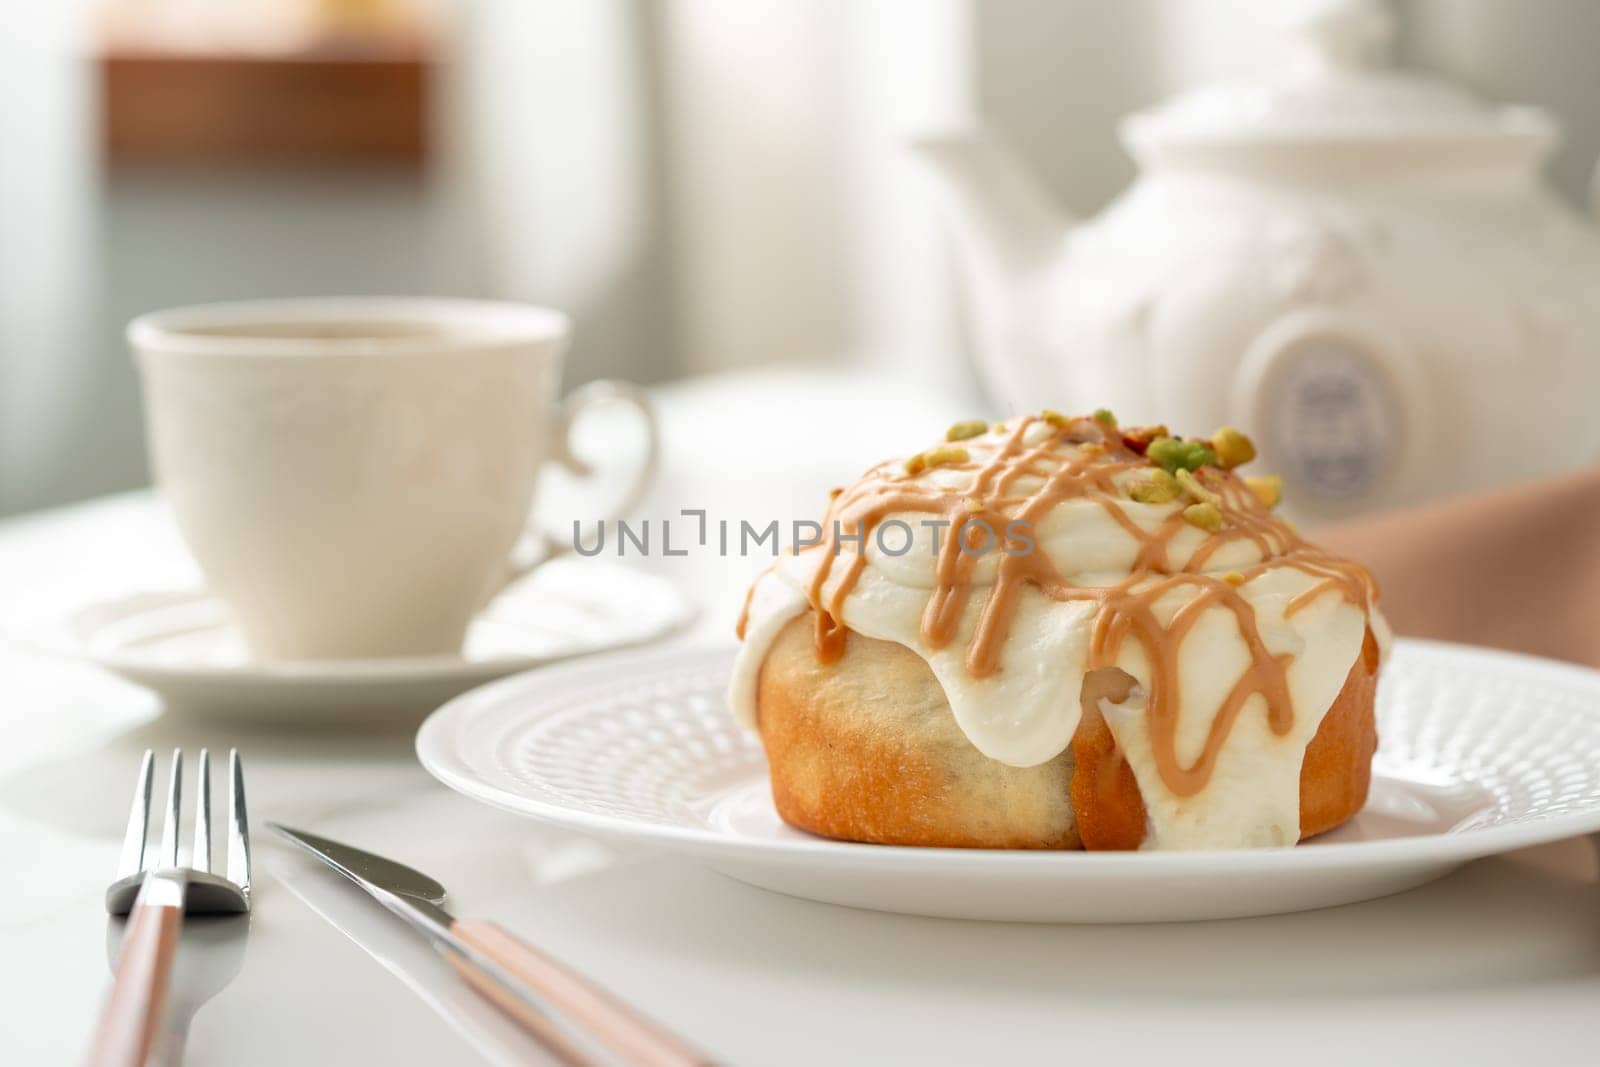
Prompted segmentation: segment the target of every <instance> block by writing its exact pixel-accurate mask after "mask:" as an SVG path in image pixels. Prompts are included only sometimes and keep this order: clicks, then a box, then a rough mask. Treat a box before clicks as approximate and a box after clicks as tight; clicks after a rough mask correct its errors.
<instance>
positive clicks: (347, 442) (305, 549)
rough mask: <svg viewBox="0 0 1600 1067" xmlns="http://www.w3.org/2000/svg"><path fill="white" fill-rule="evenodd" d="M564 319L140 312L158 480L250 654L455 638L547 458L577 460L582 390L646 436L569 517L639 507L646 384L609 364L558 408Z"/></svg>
mask: <svg viewBox="0 0 1600 1067" xmlns="http://www.w3.org/2000/svg"><path fill="white" fill-rule="evenodd" d="M567 335H568V325H567V320H566V317H565V316H563V315H561V314H560V313H559V312H555V311H548V310H545V309H542V308H533V307H524V306H521V305H516V304H495V303H486V302H480V301H468V300H417V299H408V298H352V299H325V300H279V301H260V302H254V303H244V304H218V305H213V306H209V307H198V308H185V309H179V310H174V311H163V312H157V313H155V314H152V315H145V316H142V317H141V318H138V319H135V320H134V321H133V323H132V324H131V325H130V326H129V327H128V339H129V342H130V343H131V344H132V346H133V348H134V350H135V354H136V356H137V360H138V364H139V369H140V372H141V375H142V380H143V385H144V398H145V416H146V424H147V430H148V436H149V445H150V454H151V459H152V463H153V466H154V468H155V472H156V480H157V483H158V485H159V486H160V488H161V491H162V493H163V494H164V495H165V496H166V498H167V499H168V501H169V502H170V503H171V505H172V510H173V513H174V515H175V516H176V518H177V521H178V526H179V528H180V530H181V531H182V533H183V537H184V540H185V541H186V542H187V543H188V546H189V548H190V550H191V551H192V552H193V553H194V556H195V558H196V560H198V562H199V564H200V567H201V569H202V570H203V571H204V572H205V574H206V582H207V585H208V587H209V588H210V589H212V590H213V591H214V592H215V593H216V595H217V596H218V597H219V598H220V599H221V600H222V601H223V602H224V603H225V604H227V606H228V608H229V610H230V612H231V613H232V615H233V617H234V620H235V622H236V623H237V625H238V627H239V630H240V632H241V633H242V634H243V636H244V639H245V642H246V644H247V645H248V646H249V648H250V650H251V652H252V654H253V655H254V656H255V657H256V658H257V659H260V660H263V661H270V660H306V659H367V658H376V657H385V656H429V655H450V654H452V653H455V652H457V651H459V650H460V648H461V643H462V640H463V638H464V635H465V634H466V631H467V625H468V622H469V621H470V620H471V619H472V617H473V615H474V614H475V613H476V612H477V611H478V609H479V608H481V607H483V605H484V603H485V602H486V601H487V600H488V599H489V598H490V597H491V596H493V595H494V593H495V592H496V591H498V590H499V589H500V588H501V587H502V586H503V585H505V583H506V582H507V580H508V579H509V578H510V577H511V576H512V572H513V570H514V569H515V566H514V565H513V564H510V563H509V562H508V561H509V560H510V557H511V555H512V550H513V547H514V546H515V545H516V544H517V542H518V540H519V538H522V537H523V535H524V530H525V528H527V527H529V524H530V509H531V508H532V505H533V502H534V489H535V482H536V479H537V477H538V475H539V472H540V470H541V468H542V467H544V466H545V465H546V464H547V462H550V461H553V462H555V463H558V464H562V465H565V466H567V467H569V468H571V469H572V470H574V471H575V472H576V473H579V474H583V473H586V472H585V470H584V468H583V465H582V464H580V463H578V462H577V461H576V460H575V459H574V458H573V457H572V455H571V453H570V451H569V448H568V435H569V430H570V428H571V426H572V424H573V422H574V421H575V420H576V419H578V418H579V417H580V416H581V414H582V413H583V412H584V411H586V410H587V409H589V408H590V407H592V406H594V405H597V404H615V403H621V404H625V405H628V406H631V407H633V408H634V409H636V411H637V412H638V413H639V415H640V417H641V419H642V421H643V422H644V424H645V429H646V438H647V441H646V450H645V455H644V456H643V459H642V460H641V462H639V463H638V464H637V466H636V469H635V470H634V471H633V472H632V473H631V474H629V475H627V476H626V477H625V478H624V479H622V480H623V481H625V482H627V483H628V484H627V486H626V488H625V489H624V490H623V491H620V492H619V493H618V494H617V496H618V500H617V501H616V502H615V503H614V504H613V505H612V506H609V507H606V508H604V509H602V510H601V511H600V513H598V514H593V515H585V516H582V518H584V519H585V520H589V521H593V520H595V519H599V518H603V517H609V516H614V515H619V514H622V513H625V512H626V511H627V510H628V509H629V508H631V506H632V505H633V503H635V502H636V501H637V499H638V494H639V492H640V490H641V489H642V488H643V486H644V484H645V482H646V481H647V479H648V478H649V475H650V473H651V471H652V469H653V466H654V460H655V448H656V445H655V425H654V421H653V419H652V417H651V414H650V409H649V405H648V403H647V402H646V401H645V399H644V398H643V396H642V394H640V393H639V392H638V391H637V390H635V389H633V387H631V386H627V385H623V384H620V383H616V382H607V383H594V384H592V385H590V386H587V387H585V388H583V389H580V390H579V391H577V392H575V393H574V394H572V395H571V396H570V397H568V398H567V400H566V402H565V403H564V404H562V405H561V406H560V407H557V406H556V405H555V395H556V387H557V383H558V381H559V378H560V373H561V359H562V355H563V354H564V351H565V348H566V342H567ZM533 528H534V530H536V531H537V529H538V524H537V523H536V522H535V523H534V524H533ZM537 539H538V540H543V541H551V539H550V538H547V537H545V536H543V535H542V534H539V535H538V537H537ZM566 543H568V544H570V538H569V539H568V540H567V541H566ZM532 565H533V564H532V563H529V564H524V565H523V567H524V569H526V567H528V566H532Z"/></svg>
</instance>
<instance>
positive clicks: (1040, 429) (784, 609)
mask: <svg viewBox="0 0 1600 1067" xmlns="http://www.w3.org/2000/svg"><path fill="white" fill-rule="evenodd" d="M1253 457H1254V448H1253V446H1252V445H1251V444H1250V441H1249V439H1248V438H1246V437H1245V436H1244V435H1242V434H1240V433H1238V432H1237V431H1234V430H1231V429H1223V430H1220V431H1218V432H1217V433H1216V434H1214V435H1213V436H1212V437H1210V438H1208V439H1203V440H1202V439H1187V438H1181V437H1177V436H1174V435H1172V434H1170V433H1168V432H1167V430H1166V429H1165V428H1164V427H1145V428H1125V427H1120V426H1118V425H1117V422H1116V420H1115V419H1114V418H1113V417H1112V416H1111V415H1110V413H1109V412H1104V411H1101V412H1097V413H1095V414H1094V415H1092V416H1085V417H1076V418H1069V417H1065V416H1062V415H1059V414H1056V413H1054V412H1048V411H1047V412H1044V413H1043V414H1041V415H1038V416H1024V417H1019V418H1013V419H1009V420H1007V421H1006V422H1003V423H999V424H996V425H994V426H989V425H986V424H983V423H976V422H973V423H960V424H957V425H956V426H953V427H951V428H950V430H949V431H948V432H947V434H946V440H945V441H944V442H943V443H941V444H938V445H936V446H934V447H932V448H930V449H928V450H926V451H924V452H921V453H918V454H917V455H914V456H912V457H910V458H908V459H904V460H898V461H891V462H888V463H884V464H880V465H879V466H877V467H874V468H872V469H871V470H869V471H868V472H867V473H866V474H864V475H863V476H862V477H861V478H860V479H858V480H857V481H856V482H855V483H854V484H852V485H850V486H848V487H846V488H844V489H842V490H840V491H838V492H836V493H835V495H834V498H833V500H832V502H831V503H830V505H829V507H828V510H827V513H826V515H825V516H824V519H823V522H822V532H821V535H820V538H819V539H818V540H817V543H815V544H811V545H805V546H800V547H798V548H797V549H796V550H795V551H793V552H790V553H787V554H785V555H782V556H780V558H779V559H778V560H777V561H776V562H775V564H774V565H773V566H772V567H770V568H769V569H768V570H767V571H766V572H765V573H763V574H762V575H761V576H760V578H759V579H758V580H757V581H756V582H755V584H754V586H753V587H752V588H751V590H750V593H749V596H748V598H747V602H746V607H745V612H744V614H743V616H742V617H741V620H740V627H739V629H740V636H741V638H742V639H743V645H742V647H741V650H740V653H739V656H738V659H737V661H736V666H735V671H734V677H733V680H732V683H731V687H730V693H729V700H730V704H731V706H732V707H733V710H734V712H735V714H736V715H738V716H739V717H740V719H741V720H742V721H743V722H744V723H745V724H746V725H747V726H749V727H750V728H752V729H755V730H757V731H759V733H760V736H761V739H762V743H763V746H764V748H765V750H766V753H767V758H768V763H769V766H770V769H771V777H772V793H773V799H774V802H775V804H776V806H777V810H778V813H779V814H780V815H781V816H782V817H783V819H784V820H785V821H787V822H788V823H790V824H792V825H794V826H796V827H798V828H800V829H802V830H806V831H809V832H811V833H815V834H820V835H822V836H825V837H832V838H838V839H842V840H850V841H864V842H874V843H881V844H899V845H924V846H945V847H972V848H1032V849H1046V848H1051V849H1074V848H1086V849H1133V848H1149V849H1199V848H1242V847H1266V846H1281V845H1291V844H1293V843H1295V842H1296V841H1298V840H1300V839H1302V838H1304V837H1308V836H1310V835H1312V834H1317V833H1321V832H1323V831H1325V830H1328V829H1331V828H1333V827H1335V826H1337V825H1339V824H1340V823H1342V822H1344V821H1345V820H1347V819H1348V818H1350V817H1351V816H1352V815H1354V814H1355V813H1356V812H1357V811H1359V810H1360V808H1361V806H1362V805H1363V804H1364V803H1365V800H1366V795H1367V788H1368V783H1369V781H1370V774H1371V761H1372V755H1373V752H1374V750H1375V748H1376V745H1377V735H1376V727H1375V720H1374V714H1373V699H1374V693H1375V688H1376V680H1377V675H1378V671H1379V666H1380V663H1381V661H1382V659H1383V657H1384V656H1385V654H1386V652H1387V648H1388V643H1389V632H1388V628H1387V626H1386V624H1385V623H1384V621H1383V617H1382V615H1381V613H1380V612H1379V610H1378V607H1377V591H1376V588H1375V586H1374V584H1373V581H1372V578H1371V576H1370V575H1369V574H1368V573H1367V571H1366V570H1365V569H1364V568H1362V567H1361V566H1360V565H1359V564H1357V563H1355V562H1352V561H1350V560H1347V559H1342V558H1340V557H1338V556H1335V555H1333V554H1331V553H1328V552H1326V551H1324V550H1322V549H1320V548H1318V547H1316V546H1315V545H1313V544H1311V543H1309V542H1307V541H1306V540H1304V539H1303V538H1302V537H1301V536H1300V535H1299V533H1298V532H1297V531H1296V530H1295V528H1294V527H1293V525H1292V524H1290V523H1289V522H1287V521H1286V520H1284V519H1282V518H1280V517H1279V516H1278V515H1276V514H1275V512H1274V511H1273V507H1274V506H1275V504H1276V503H1277V497H1278V495H1279V492H1280V486H1279V483H1277V482H1276V481H1275V480H1273V479H1263V478H1245V477H1242V476H1241V475H1240V473H1239V471H1238V468H1239V467H1240V466H1241V465H1242V464H1244V463H1246V462H1248V461H1249V460H1250V459H1251V458H1253Z"/></svg>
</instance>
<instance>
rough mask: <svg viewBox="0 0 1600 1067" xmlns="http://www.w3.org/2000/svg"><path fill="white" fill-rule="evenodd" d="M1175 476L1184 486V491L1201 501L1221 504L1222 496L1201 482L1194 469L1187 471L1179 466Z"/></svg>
mask: <svg viewBox="0 0 1600 1067" xmlns="http://www.w3.org/2000/svg"><path fill="white" fill-rule="evenodd" d="M1173 478H1174V479H1176V480H1177V483H1178V484H1179V485H1180V486H1182V487H1183V491H1184V492H1185V493H1188V494H1189V495H1190V496H1192V497H1194V498H1195V499H1196V500H1198V501H1200V503H1202V504H1216V505H1218V506H1219V507H1220V506H1221V504H1222V497H1220V496H1218V495H1217V493H1216V492H1214V491H1213V490H1211V489H1208V488H1206V487H1205V486H1204V485H1202V484H1201V483H1200V479H1199V478H1198V477H1196V476H1195V473H1194V472H1193V471H1187V470H1184V469H1183V468H1182V467H1179V468H1178V471H1177V473H1176V474H1174V475H1173Z"/></svg>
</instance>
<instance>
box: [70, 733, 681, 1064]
mask: <svg viewBox="0 0 1600 1067" xmlns="http://www.w3.org/2000/svg"><path fill="white" fill-rule="evenodd" d="M154 766H155V753H153V752H150V751H146V752H145V754H144V757H143V759H142V760H141V762H140V765H139V774H138V781H137V784H136V785H135V787H134V796H133V806H132V811H131V812H130V813H129V816H128V830H127V835H126V838H125V840H124V842H123V847H122V855H121V859H120V861H119V862H118V865H117V871H116V876H115V878H114V879H113V881H112V882H111V884H110V886H108V887H107V889H106V897H105V900H106V910H107V911H108V912H110V913H111V914H112V915H113V916H122V915H125V916H127V926H126V929H125V931H124V935H123V939H122V946H121V949H120V951H119V952H118V955H117V961H116V972H115V976H114V980H113V984H112V987H111V990H110V993H109V995H108V997H107V999H106V1003H105V1006H104V1008H103V1011H102V1014H101V1018H100V1021H99V1025H98V1028H97V1030H96V1033H95V1036H94V1039H93V1043H92V1046H91V1050H90V1054H89V1060H88V1062H89V1063H90V1064H93V1065H96V1067H112V1065H124V1064H126V1065H138V1064H143V1063H146V1062H150V1060H151V1059H152V1057H155V1058H157V1059H159V1060H160V1061H162V1062H170V1063H176V1062H178V1061H179V1059H180V1058H181V1054H182V1048H181V1041H182V1038H183V1034H184V1031H185V1029H186V1026H187V1020H186V1019H181V1018H176V1019H175V1018H174V1017H173V1015H174V1013H172V1012H170V1011H169V1004H168V1000H169V989H170V986H171V981H172V971H173V964H174V960H175V957H176V955H177V950H178V943H179V938H180V934H181V931H182V928H183V925H184V922H185V920H186V917H188V916H204V917H205V918H204V919H202V920H200V921H210V922H218V921H221V922H228V923H230V924H231V925H233V926H234V927H236V929H234V930H233V931H232V933H233V936H235V937H237V938H244V937H246V936H247V935H248V927H249V913H250V904H251V877H250V869H251V853H250V820H249V816H248V814H247V810H246V806H245V786H244V773H243V768H242V765H241V761H240V758H239V753H238V752H237V751H233V752H230V753H229V755H228V780H227V797H228V805H227V806H228V814H227V821H226V827H225V833H226V836H227V850H226V854H225V859H224V860H223V863H222V866H221V873H218V872H217V871H215V870H213V866H214V864H213V860H212V852H211V844H212V828H211V760H210V753H209V752H207V751H206V750H205V749H201V750H200V754H199V758H198V760H197V767H198V770H197V775H196V783H195V799H194V811H195V814H194V838H193V841H194V843H193V846H192V848H191V849H190V851H189V853H188V856H187V860H188V862H187V863H185V862H183V860H184V856H183V853H182V851H181V848H180V841H179V838H180V832H181V828H180V825H179V821H180V811H181V807H182V795H183V752H182V750H177V751H174V752H173V754H172V762H171V770H170V776H169V778H168V787H167V792H166V802H165V804H164V806H163V809H162V818H161V829H160V837H159V839H158V843H157V846H156V849H155V851H154V852H152V851H151V850H150V848H149V843H150V840H149V839H150V823H151V817H150V816H151V810H150V809H151V794H152V784H153V778H154ZM267 826H268V828H269V829H271V830H272V831H273V832H274V833H276V834H278V835H279V836H281V837H282V838H283V839H284V840H286V841H288V842H290V843H292V844H294V845H296V846H298V847H299V848H302V849H304V850H305V851H306V852H308V853H310V854H311V855H313V856H315V857H316V858H317V859H318V860H320V861H321V862H323V863H324V864H326V865H327V866H328V867H329V868H330V869H331V870H332V871H335V872H338V874H340V875H343V876H344V877H345V878H347V879H349V880H350V881H351V882H353V883H354V884H356V885H357V886H360V887H361V889H362V890H364V891H365V892H366V893H367V894H368V895H369V896H370V897H371V898H372V899H373V900H374V901H375V902H376V903H378V904H380V905H382V906H383V907H385V908H387V909H388V910H389V911H390V912H392V913H393V914H394V915H395V916H397V917H398V918H399V919H401V920H402V921H404V922H405V923H407V924H409V925H410V926H411V927H412V929H413V930H415V931H416V932H417V934H418V935H419V936H421V937H425V938H427V939H428V940H429V941H430V942H432V943H433V944H434V945H435V946H436V947H437V948H438V949H439V951H440V952H442V953H444V955H445V956H446V957H447V958H448V959H449V961H450V963H451V964H452V966H454V967H455V969H456V970H457V971H458V972H460V974H461V975H462V977H463V978H464V979H465V980H466V981H467V982H469V983H471V985H472V986H473V987H474V988H476V989H477V990H478V991H479V992H481V993H482V994H483V995H484V996H485V997H487V998H488V999H489V1000H490V1001H492V1002H493V1003H494V1004H495V1005H496V1006H497V1007H498V1008H500V1009H501V1010H502V1011H504V1012H505V1013H506V1014H507V1015H509V1016H510V1017H511V1018H512V1019H513V1020H515V1021H516V1022H517V1023H519V1024H520V1025H522V1026H523V1027H524V1028H526V1029H527V1031H528V1032H529V1033H530V1034H532V1035H533V1036H534V1037H536V1038H537V1039H538V1040H539V1041H541V1042H542V1043H544V1044H545V1045H546V1046H547V1047H548V1048H550V1049H551V1050H552V1051H553V1052H555V1053H557V1054H559V1055H560V1056H562V1057H563V1058H564V1059H566V1060H569V1061H570V1062H573V1063H576V1064H596V1065H611V1064H618V1065H622V1064H650V1065H658V1067H673V1065H677V1067H690V1065H693V1064H706V1063H709V1062H710V1061H709V1060H707V1059H706V1058H704V1057H703V1056H701V1055H700V1054H699V1053H697V1052H695V1051H694V1050H693V1049H692V1048H691V1047H690V1046H689V1045H687V1044H686V1043H684V1042H683V1041H682V1040H680V1039H679V1038H677V1037H676V1036H675V1035H673V1034H671V1033H669V1032H668V1031H666V1030H665V1029H663V1028H662V1027H660V1026H659V1025H657V1024H656V1023H654V1022H652V1021H650V1020H648V1019H646V1018H644V1017H643V1016H641V1015H639V1014H638V1013H637V1012H635V1011H633V1010H632V1009H630V1008H629V1007H627V1006H626V1005H624V1004H622V1003H621V1002H620V1001H618V1000H617V999H616V998H614V997H613V996H611V995H610V994H609V993H607V992H605V991H604V990H602V989H600V988H599V987H597V986H596V985H594V984H593V983H591V982H589V981H588V980H587V979H585V978H583V977H582V976H580V975H578V974H577V973H576V972H574V971H572V970H571V969H569V968H568V967H566V966H565V965H564V964H562V963H560V962H558V961H556V960H554V959H552V958H551V957H550V956H548V955H546V954H544V953H542V952H540V951H539V950H538V949H536V948H534V947H533V946H532V945H529V944H527V943H525V942H523V941H522V940H520V939H519V938H518V937H517V936H516V935H514V934H512V933H510V932H509V931H507V930H506V929H505V928H504V927H502V926H500V925H498V924H496V923H494V922H492V921H489V920H486V919H458V918H456V917H455V916H453V915H452V914H450V912H449V911H447V910H445V908H444V903H445V888H444V886H443V885H441V884H439V883H438V882H437V881H435V880H434V879H432V878H430V877H428V876H427V875H425V874H423V873H422V872H421V871H417V870H413V869H412V868H410V867H407V866H405V865H404V864H401V863H397V862H395V861H394V860H391V859H387V858H385V857H383V856H379V855H375V854H373V853H371V852H365V851H363V850H361V849H359V848H355V847H353V846H350V845H346V844H342V843H340V842H338V841H332V840H329V839H328V838H325V837H321V836H318V835H316V834H313V833H309V832H307V831H304V830H297V829H294V828H292V827H288V826H283V825H280V824H278V823H271V822H269V823H268V824H267Z"/></svg>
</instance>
